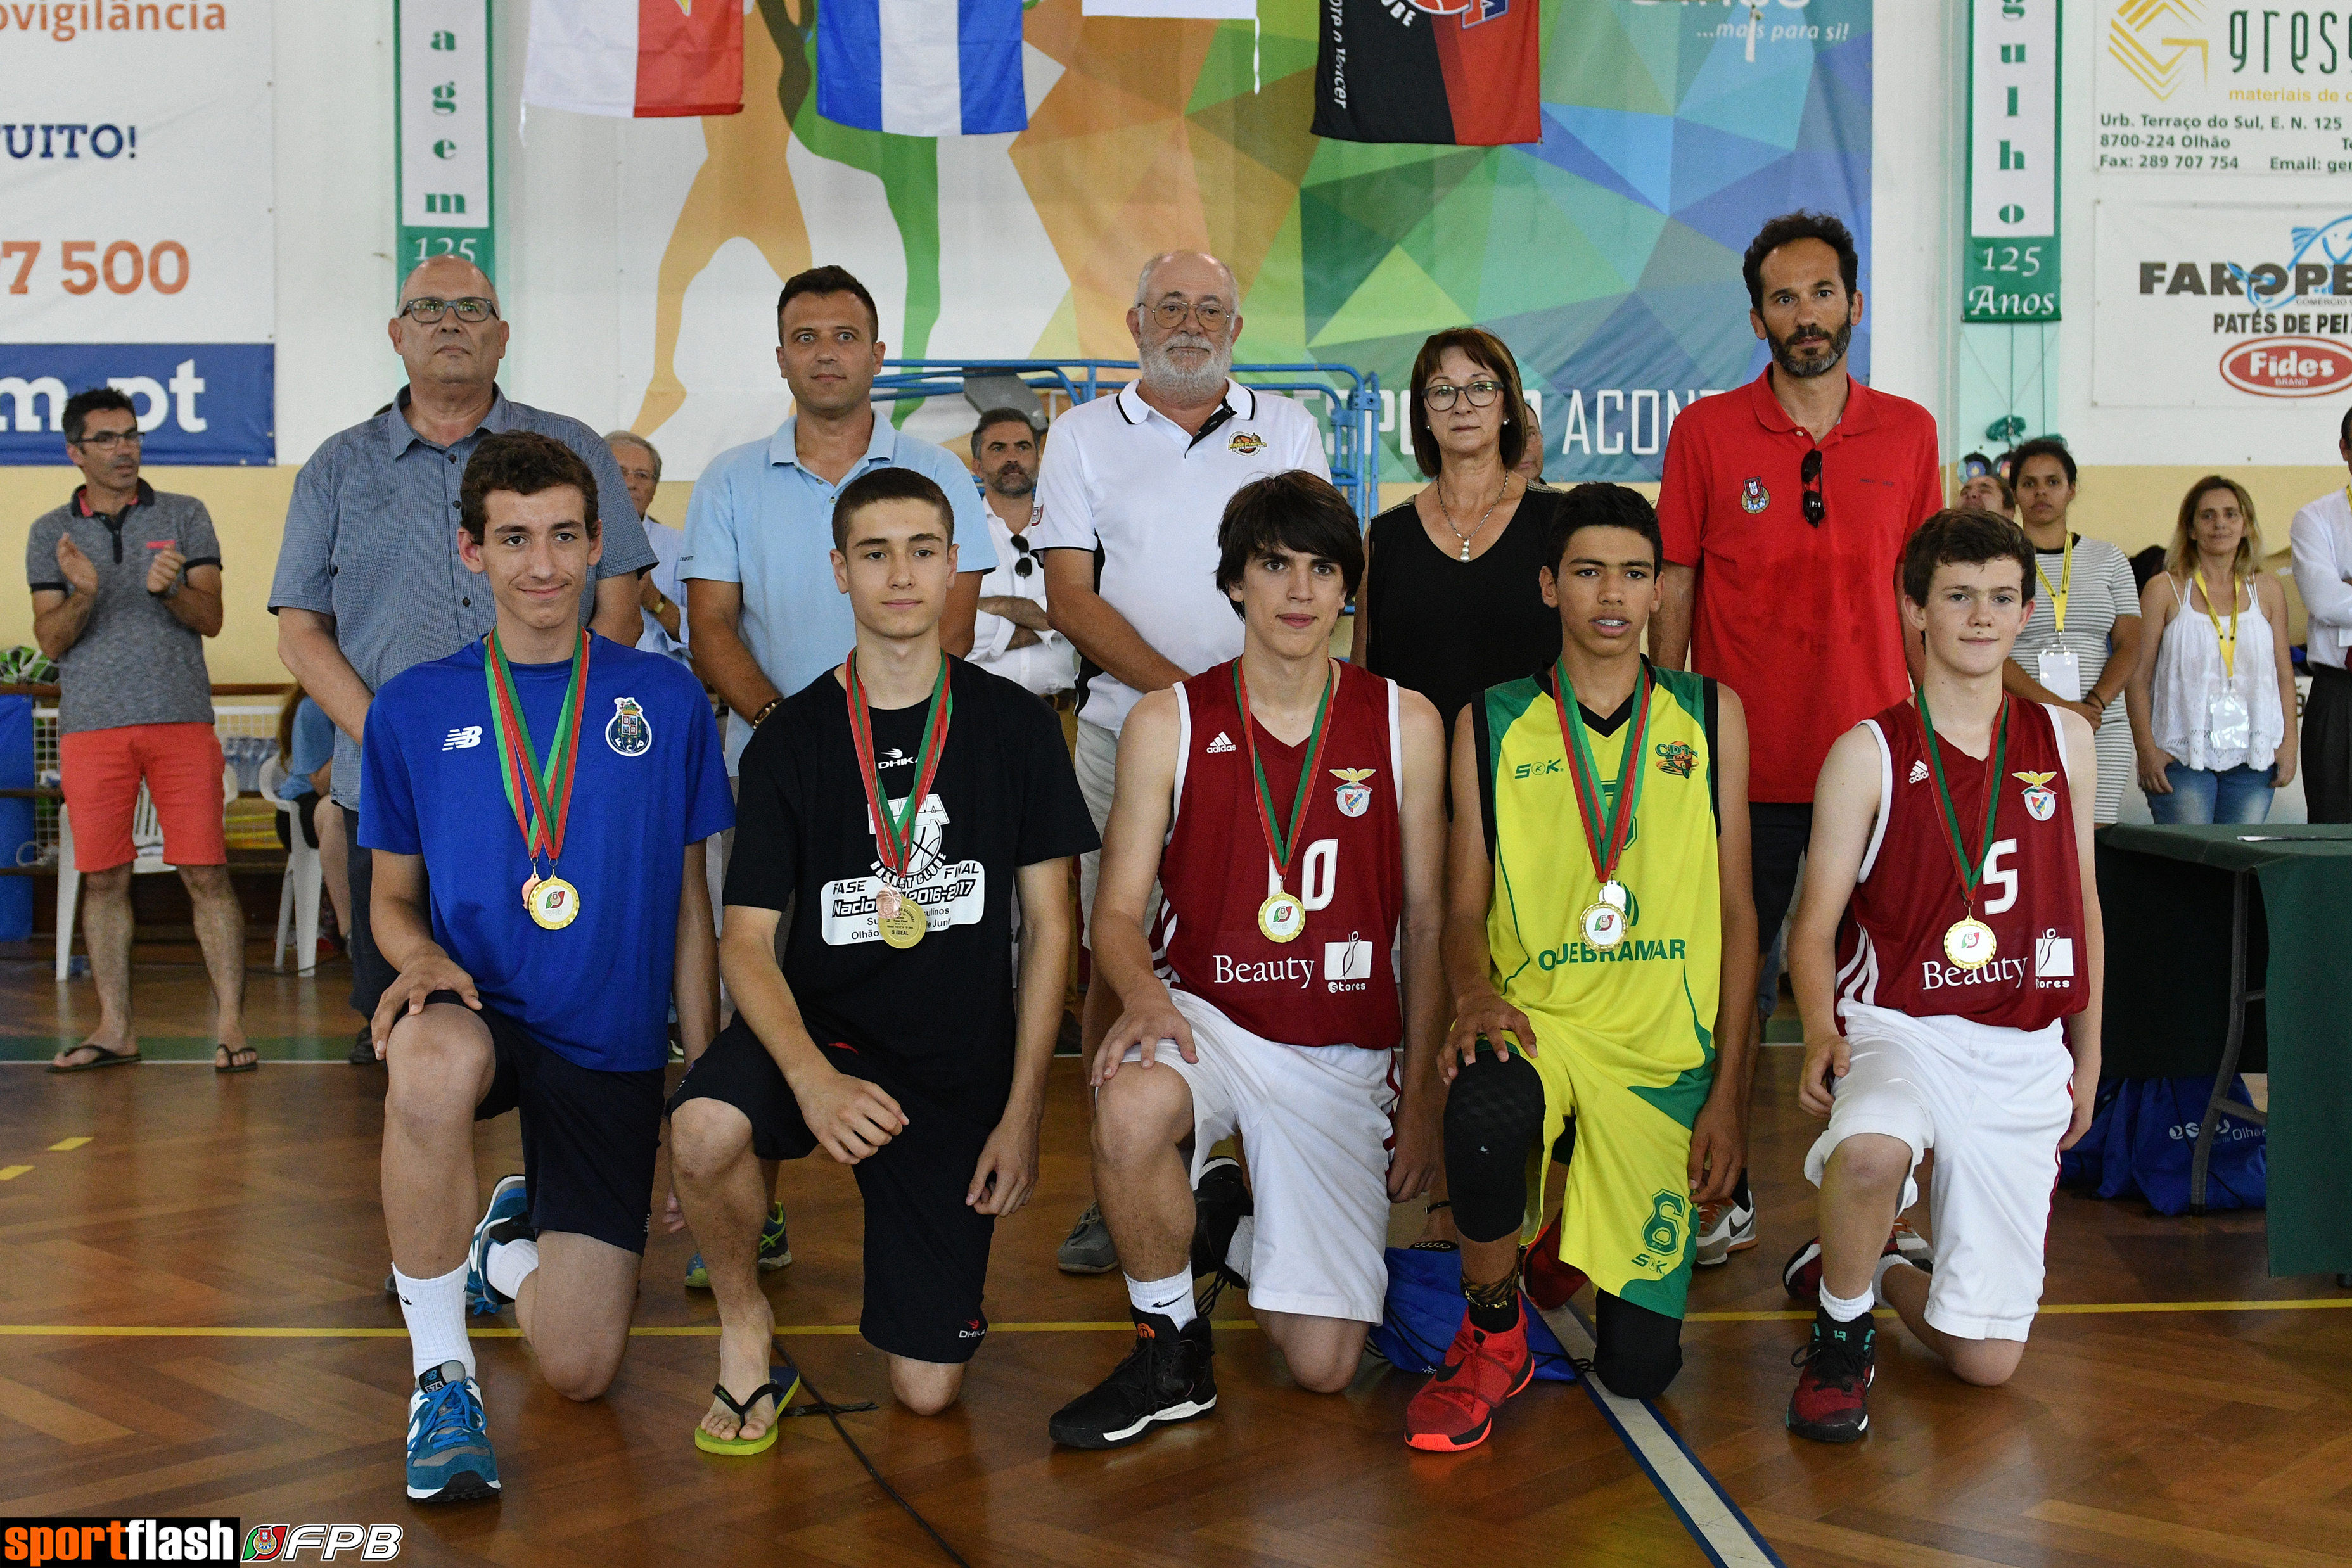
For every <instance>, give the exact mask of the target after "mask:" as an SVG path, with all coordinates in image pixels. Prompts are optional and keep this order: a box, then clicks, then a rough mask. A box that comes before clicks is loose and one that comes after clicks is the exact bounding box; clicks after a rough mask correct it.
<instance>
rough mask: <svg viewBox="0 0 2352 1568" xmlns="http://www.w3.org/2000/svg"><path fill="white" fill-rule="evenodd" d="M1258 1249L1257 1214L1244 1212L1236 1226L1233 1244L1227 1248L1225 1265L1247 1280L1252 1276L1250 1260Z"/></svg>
mask: <svg viewBox="0 0 2352 1568" xmlns="http://www.w3.org/2000/svg"><path fill="white" fill-rule="evenodd" d="M1256 1249H1257V1216H1256V1215H1255V1214H1244V1215H1243V1216H1242V1219H1241V1223H1240V1224H1239V1225H1236V1226H1234V1239H1233V1243H1232V1245H1230V1246H1228V1247H1227V1248H1226V1249H1225V1267H1226V1268H1228V1269H1231V1270H1233V1271H1234V1273H1236V1274H1239V1275H1240V1276H1241V1277H1242V1278H1243V1279H1244V1280H1246V1279H1248V1278H1249V1277H1250V1260H1251V1258H1252V1256H1253V1255H1254V1254H1255V1251H1256Z"/></svg>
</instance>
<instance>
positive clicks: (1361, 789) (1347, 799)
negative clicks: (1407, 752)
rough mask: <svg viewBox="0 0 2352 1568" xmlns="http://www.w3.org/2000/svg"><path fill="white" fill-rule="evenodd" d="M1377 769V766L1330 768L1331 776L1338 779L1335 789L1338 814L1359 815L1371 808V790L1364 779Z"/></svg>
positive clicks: (1345, 815) (1346, 815) (1368, 777)
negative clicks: (1336, 788) (1337, 786)
mask: <svg viewBox="0 0 2352 1568" xmlns="http://www.w3.org/2000/svg"><path fill="white" fill-rule="evenodd" d="M1379 771H1380V769H1379V768H1333V769H1331V777H1332V778H1334V779H1338V780H1339V789H1338V790H1337V791H1336V794H1337V798H1338V800H1339V814H1340V815H1341V816H1343V817H1360V816H1362V815H1363V814H1364V813H1365V812H1366V811H1368V810H1371V805H1372V791H1371V789H1370V786H1369V785H1367V784H1366V783H1365V782H1364V780H1365V779H1370V777H1371V776H1372V775H1373V774H1375V773H1377V772H1379Z"/></svg>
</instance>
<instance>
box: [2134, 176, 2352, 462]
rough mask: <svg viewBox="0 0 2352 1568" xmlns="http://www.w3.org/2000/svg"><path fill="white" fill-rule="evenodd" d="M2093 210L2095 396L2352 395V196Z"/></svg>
mask: <svg viewBox="0 0 2352 1568" xmlns="http://www.w3.org/2000/svg"><path fill="white" fill-rule="evenodd" d="M2095 210H2096V213H2097V216H2096V219H2095V223H2094V229H2095V250H2096V256H2095V266H2096V267H2097V288H2096V290H2095V296H2096V300H2097V304H2096V307H2095V313H2094V320H2095V329H2094V331H2093V334H2092V367H2091V371H2092V376H2091V394H2092V401H2093V402H2097V403H2100V404H2107V405H2114V406H2117V407H2126V408H2133V407H2137V408H2151V407H2155V408H2255V407H2262V406H2264V405H2269V406H2278V405H2280V404H2282V403H2292V402H2295V401H2297V400H2302V399H2327V400H2334V401H2336V402H2340V401H2342V400H2343V399H2344V398H2345V397H2346V396H2347V393H2352V203H2347V204H2337V205H2331V206H2326V207H2321V206H2314V205H2308V204H2288V203H2265V204H2236V203H2231V204H2206V203H2193V202H2184V203H2178V204H2168V203H2157V204H2140V203H2118V202H2101V203H2099V204H2097V207H2096V209H2095ZM2302 434H2303V432H2302V430H2301V429H2300V428H2299V427H2289V428H2287V429H2283V430H2282V432H2281V435H2282V439H2283V440H2299V439H2300V438H2301V436H2302ZM2254 460H2255V461H2272V462H2292V461H2295V459H2294V457H2292V456H2290V455H2285V454H2284V453H2282V454H2280V455H2277V456H2274V457H2264V456H2263V455H2260V454H2256V455H2254Z"/></svg>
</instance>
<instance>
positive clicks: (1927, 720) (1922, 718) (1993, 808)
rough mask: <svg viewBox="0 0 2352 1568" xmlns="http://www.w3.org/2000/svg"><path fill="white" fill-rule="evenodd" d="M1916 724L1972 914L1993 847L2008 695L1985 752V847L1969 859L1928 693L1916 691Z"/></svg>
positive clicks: (2006, 757) (2004, 756) (1954, 864)
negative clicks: (1921, 737) (1922, 736)
mask: <svg viewBox="0 0 2352 1568" xmlns="http://www.w3.org/2000/svg"><path fill="white" fill-rule="evenodd" d="M1917 701H1918V705H1919V727H1920V729H1921V730H1922V731H1924V732H1925V734H1926V736H1927V767H1928V768H1929V769H1930V770H1931V771H1932V772H1933V773H1934V774H1935V777H1936V797H1937V800H1939V801H1941V802H1942V804H1943V808H1944V828H1945V831H1946V833H1947V834H1948V837H1949V840H1950V844H1951V851H1952V869H1953V870H1954V871H1957V872H1958V873H1960V897H1961V898H1962V899H1963V900H1964V901H1966V904H1967V907H1968V911H1969V916H1970V917H1971V918H1973V917H1974V916H1975V914H1976V905H1977V886H1978V884H1979V883H1981V882H1983V881H1984V873H1985V862H1986V860H1987V858H1988V856H1989V854H1990V851H1991V849H1992V824H1993V817H1994V815H1995V813H1997V812H1998V811H1999V810H2000V789H1999V788H1998V784H1999V781H2000V770H2001V768H2002V766H2003V765H2004V764H2005V763H2006V762H2007V761H2008V760H2009V698H2008V697H2007V696H2006V695H2004V696H2003V697H2002V698H2001V699H2000V712H1999V713H1997V714H1995V715H1994V716H1993V720H1992V727H1993V744H1992V745H1991V746H1990V747H1987V748H1986V751H1985V785H1984V793H1985V825H1984V848H1983V849H1981V850H1979V851H1978V852H1977V854H1976V857H1975V858H1974V859H1973V860H1971V859H1970V858H1969V850H1968V842H1967V841H1966V840H1965V839H1963V838H1962V837H1961V835H1960V813H1959V809H1958V807H1957V806H1955V805H1953V803H1952V786H1951V783H1950V781H1949V780H1948V779H1946V778H1945V777H1944V754H1943V752H1942V750H1941V749H1940V748H1939V747H1937V744H1936V720H1935V716H1933V715H1932V714H1930V713H1928V711H1927V692H1926V691H1925V690H1922V691H1921V692H1920V693H1919V694H1918V698H1917Z"/></svg>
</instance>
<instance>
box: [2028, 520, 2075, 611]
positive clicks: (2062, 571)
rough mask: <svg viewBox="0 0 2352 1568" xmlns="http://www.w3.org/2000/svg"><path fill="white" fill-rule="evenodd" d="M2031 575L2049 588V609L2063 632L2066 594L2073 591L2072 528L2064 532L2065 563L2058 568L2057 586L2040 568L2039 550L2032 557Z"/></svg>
mask: <svg viewBox="0 0 2352 1568" xmlns="http://www.w3.org/2000/svg"><path fill="white" fill-rule="evenodd" d="M2033 575H2034V576H2036V577H2038V578H2040V579H2041V580H2042V587H2044V588H2048V589H2050V609H2051V612H2052V613H2053V614H2054V615H2055V616H2056V617H2057V621H2058V630H2059V631H2061V632H2063V631H2064V630H2066V596H2067V595H2068V594H2070V593H2072V592H2074V530H2072V529H2071V528H2070V529H2068V530H2067V533H2066V564H2065V565H2063V566H2062V567H2060V568H2059V569H2058V583H2057V586H2056V587H2054V588H2053V587H2051V582H2050V574H2049V573H2048V572H2046V571H2044V570H2042V557H2041V554H2040V552H2039V551H2037V552H2035V555H2034V558H2033Z"/></svg>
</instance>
